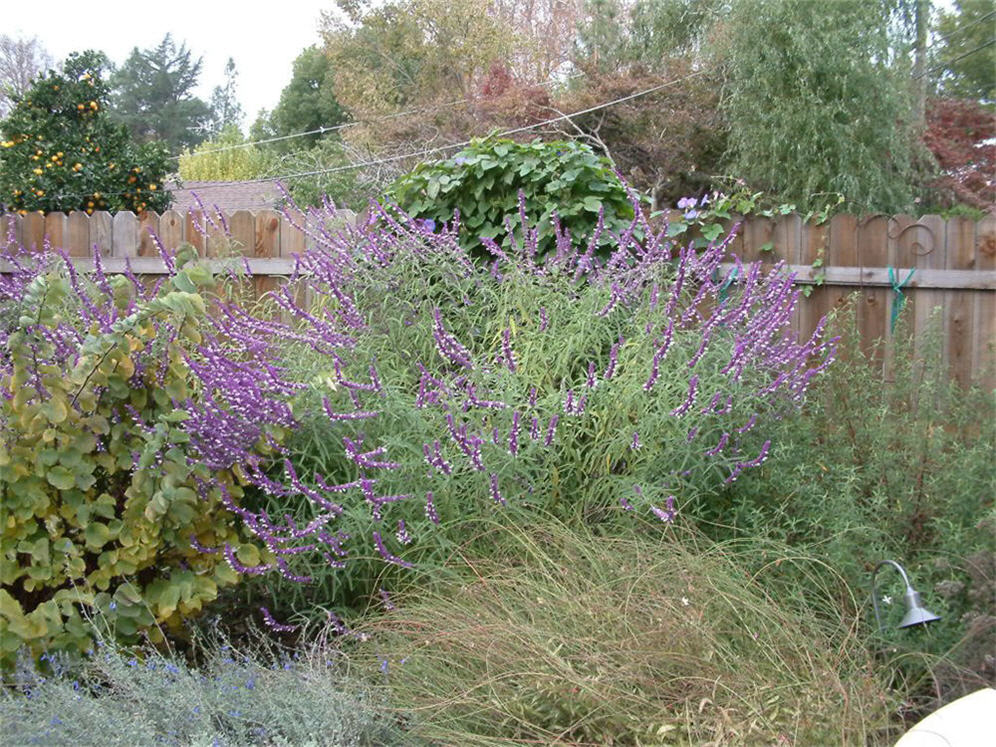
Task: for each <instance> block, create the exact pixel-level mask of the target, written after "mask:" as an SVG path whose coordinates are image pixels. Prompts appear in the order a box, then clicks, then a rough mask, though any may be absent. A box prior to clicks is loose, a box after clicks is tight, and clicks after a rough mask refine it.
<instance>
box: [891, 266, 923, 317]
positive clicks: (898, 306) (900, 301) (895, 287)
mask: <svg viewBox="0 0 996 747" xmlns="http://www.w3.org/2000/svg"><path fill="white" fill-rule="evenodd" d="M914 272H916V268H915V267H914V268H913V269H912V270H910V274H909V275H907V276H906V279H905V280H904V281H903V282H901V283H897V282H896V271H895V270H894V269H893V268H892V267H889V283H890V284H891V285H892V292H893V293H895V294H896V297H895V298H894V299H893V301H892V320H891V325H890V327H889V332H890V333H892V332H895V331H896V322H897V321H899V314H900V313H902V310H903V305H904V304H905V303H906V297H905V296H903V286H904V285H906V284H907V283H908V282H909V281H910V278H912V277H913V273H914Z"/></svg>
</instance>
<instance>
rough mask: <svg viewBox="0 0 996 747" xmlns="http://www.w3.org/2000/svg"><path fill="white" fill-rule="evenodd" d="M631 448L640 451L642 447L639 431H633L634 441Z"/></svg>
mask: <svg viewBox="0 0 996 747" xmlns="http://www.w3.org/2000/svg"><path fill="white" fill-rule="evenodd" d="M629 448H631V449H632V450H633V451H639V449H640V448H641V444H640V434H639V433H638V432H637V431H633V441H632V443H630V445H629Z"/></svg>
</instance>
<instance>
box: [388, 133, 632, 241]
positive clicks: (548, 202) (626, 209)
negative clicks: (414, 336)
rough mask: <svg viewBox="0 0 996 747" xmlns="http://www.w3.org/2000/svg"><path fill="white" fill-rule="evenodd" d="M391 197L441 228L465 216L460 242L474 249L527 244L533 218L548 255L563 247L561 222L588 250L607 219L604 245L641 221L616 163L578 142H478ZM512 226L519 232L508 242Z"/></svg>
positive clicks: (416, 174) (395, 188)
mask: <svg viewBox="0 0 996 747" xmlns="http://www.w3.org/2000/svg"><path fill="white" fill-rule="evenodd" d="M520 192H521V193H522V195H523V197H524V199H525V209H524V212H523V211H520V202H519V194H520ZM388 196H389V197H390V198H391V199H393V200H395V201H396V202H397V204H398V205H399V206H400V207H401V208H402V209H403V210H404V211H405V212H407V213H408V214H409V215H411V216H413V217H416V218H422V219H427V220H431V221H433V222H435V223H436V224H442V223H448V222H449V221H451V220H453V217H454V214H455V213H457V212H459V214H460V243H461V245H462V246H464V247H465V248H468V249H478V248H479V247H480V239H481V237H487V238H489V239H498V238H499V237H505V238H504V239H503V246H506V247H508V246H510V245H511V242H512V241H513V236H516V237H520V238H521V236H522V228H523V223H524V222H525V216H526V214H528V215H529V216H531V218H532V220H533V221H534V225H535V226H536V228H537V229H538V230H539V247H538V252H539V254H540V255H544V254H547V253H551V252H553V251H554V249H555V248H556V238H555V233H554V228H553V225H552V220H553V219H554V217H556V219H557V220H559V221H560V225H561V227H562V228H563V229H564V230H565V231H569V232H570V235H571V238H572V239H573V240H574V241H575V242H581V243H582V244H586V243H587V242H588V240H589V238H590V237H592V235H593V234H594V233H595V227H596V226H597V225H598V222H599V216H602V217H603V219H604V224H605V229H606V231H605V232H603V233H601V234H600V235H599V236H598V242H599V245H600V246H605V245H608V244H610V243H611V242H612V238H611V236H610V233H611V232H616V233H619V232H621V231H623V230H625V229H626V228H628V227H629V225H630V222H631V221H632V219H633V205H632V200H631V197H630V195H628V194H627V190H626V187H625V186H624V185H623V183H622V181H621V180H620V179H619V177H618V176H616V174H615V173H614V172H613V171H612V166H611V164H610V163H609V161H608V159H606V158H602V157H599V156H596V155H595V154H594V153H593V152H592V150H591V148H589V147H588V146H587V145H582V144H580V143H577V142H574V141H562V140H558V141H554V142H549V143H544V142H540V141H539V140H534V141H533V142H531V143H517V142H514V141H512V140H503V139H497V140H475V141H474V142H473V143H472V144H471V145H470V146H469V147H467V148H465V149H464V150H462V151H460V152H459V153H457V154H456V155H455V156H453V157H452V158H447V159H446V160H445V161H439V162H437V163H432V164H430V163H424V164H421V165H419V166H417V167H416V168H415V170H414V171H412V172H411V173H410V174H406V175H405V176H403V177H401V178H400V179H398V180H397V181H396V182H395V183H394V184H393V185H391V187H390V188H389V189H388ZM506 220H509V221H511V227H512V231H511V232H509V234H508V235H507V236H506V226H505V221H506Z"/></svg>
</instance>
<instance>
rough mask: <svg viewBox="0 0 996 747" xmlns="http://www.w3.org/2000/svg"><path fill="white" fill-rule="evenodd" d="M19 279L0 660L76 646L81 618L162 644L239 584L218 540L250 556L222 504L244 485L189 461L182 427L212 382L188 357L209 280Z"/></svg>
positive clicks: (46, 269)
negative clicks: (146, 285) (203, 380)
mask: <svg viewBox="0 0 996 747" xmlns="http://www.w3.org/2000/svg"><path fill="white" fill-rule="evenodd" d="M19 277H20V279H21V281H22V283H21V286H20V287H19V288H16V289H15V290H11V283H10V282H8V285H7V287H6V288H5V289H4V290H5V291H6V293H5V295H6V297H0V301H2V303H3V304H4V305H5V306H6V311H7V312H8V313H7V314H6V316H5V319H6V323H7V329H6V330H4V333H5V334H4V337H5V338H6V339H5V340H2V339H0V342H5V343H6V344H5V346H3V347H2V348H0V356H2V357H0V392H2V397H0V428H2V431H0V432H2V438H0V494H2V502H0V528H2V556H0V581H2V584H3V588H2V590H0V659H2V661H3V662H6V663H9V662H11V661H12V660H13V658H14V656H15V654H16V652H17V651H18V649H20V648H21V647H22V646H25V645H26V646H28V647H29V649H30V650H31V651H32V653H34V654H38V653H39V652H41V651H42V650H46V649H47V650H52V649H63V650H66V649H68V650H86V649H87V648H89V647H90V646H91V637H92V629H93V628H92V626H93V625H100V626H101V628H102V629H104V631H105V632H110V633H111V634H113V635H114V636H116V637H118V638H119V639H121V640H124V641H129V640H135V639H137V637H138V636H139V634H142V633H146V634H148V636H149V638H150V639H151V640H153V641H156V640H159V639H161V637H162V635H163V632H164V631H165V630H167V629H169V628H175V627H176V626H178V625H179V624H180V623H181V622H182V620H183V618H184V617H186V616H189V615H193V614H195V613H197V612H199V611H200V610H201V609H202V607H203V606H204V605H205V604H206V603H208V602H210V601H211V600H213V599H214V598H215V596H216V595H217V592H218V588H219V587H221V586H225V585H231V584H235V583H236V582H237V581H238V579H239V574H237V573H236V572H235V571H234V570H233V568H232V567H231V563H230V562H229V561H227V560H226V554H225V552H224V550H223V548H224V546H225V545H226V543H227V544H228V545H229V548H230V550H231V553H232V554H234V556H235V557H236V558H237V559H238V560H239V561H240V562H241V563H242V564H244V565H246V566H256V565H257V564H259V563H260V560H261V552H260V549H259V548H257V547H256V546H255V545H253V544H251V543H249V542H247V541H246V536H247V535H246V533H245V530H244V529H243V528H242V527H241V526H240V524H239V522H238V520H237V519H236V517H235V515H234V514H233V513H232V512H231V511H229V510H226V508H225V506H224V505H223V491H227V495H228V496H230V499H231V501H234V502H238V500H239V499H240V498H241V497H242V490H241V488H240V486H239V484H238V481H237V479H236V478H235V476H234V474H233V472H232V470H231V469H228V468H219V467H218V466H217V465H215V466H214V467H213V468H209V467H207V466H205V465H204V464H203V463H199V462H198V461H197V460H196V459H191V458H190V456H191V452H190V449H189V446H190V444H189V441H190V436H189V434H188V433H187V432H186V431H185V430H184V421H185V420H186V419H187V418H188V417H190V412H188V410H189V409H190V408H191V407H192V406H193V405H194V403H197V402H199V401H202V400H203V399H204V398H205V397H208V396H211V394H212V393H211V392H206V391H203V387H199V380H198V378H197V377H196V376H195V375H194V374H193V372H192V370H191V366H190V361H191V360H193V359H194V358H193V357H196V356H197V355H198V349H199V344H200V342H201V333H200V331H199V327H200V326H202V323H203V322H204V320H205V319H206V313H207V312H206V308H205V300H204V297H203V296H202V295H201V292H200V291H201V289H203V288H206V287H213V285H214V282H215V281H214V278H213V277H212V276H211V274H210V272H207V271H206V270H205V268H204V267H203V266H200V265H196V264H193V263H191V262H187V263H186V264H184V265H182V266H181V267H180V269H179V270H177V271H176V272H175V274H174V275H173V276H172V278H171V282H167V283H164V284H162V287H161V288H160V289H159V290H158V291H157V292H155V293H151V292H149V293H142V292H141V285H140V283H138V282H137V281H135V280H134V279H132V280H129V279H127V278H125V277H123V276H118V277H113V278H109V277H106V276H104V275H103V274H102V273H100V272H98V274H97V276H96V278H79V277H77V276H76V275H75V274H74V273H72V272H71V271H69V270H68V269H67V267H60V266H58V264H57V263H52V262H49V263H48V264H47V265H42V266H39V267H38V268H36V270H34V271H32V270H31V269H30V268H27V267H24V268H23V272H22V273H21V274H20V276H19ZM15 279H16V278H15ZM136 291H137V292H136ZM12 308H14V309H15V310H16V312H17V313H15V314H11V313H9V312H10V311H11V309H12ZM81 320H82V321H81ZM0 321H3V319H0ZM192 356H193V357H192ZM185 408H186V409H185ZM268 438H269V439H270V443H274V442H275V441H273V439H276V438H279V433H273V434H269V435H268ZM266 449H267V447H266V446H264V445H263V440H262V439H260V452H259V453H264V452H265V451H266ZM205 548H211V549H212V550H213V551H210V552H205V551H204V549H205Z"/></svg>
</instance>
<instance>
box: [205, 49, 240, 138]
mask: <svg viewBox="0 0 996 747" xmlns="http://www.w3.org/2000/svg"><path fill="white" fill-rule="evenodd" d="M238 79H239V73H238V71H237V70H236V69H235V60H233V59H232V58H231V57H229V58H228V62H227V63H225V83H224V85H220V86H215V87H214V91H213V92H212V93H211V134H212V136H214V137H217V136H218V135H220V134H221V132H222V131H223V130H225V129H227V128H230V127H235V128H236V129H239V128H240V127H241V126H242V119H243V117H244V116H245V114H244V112H243V111H242V104H240V103H239V89H238Z"/></svg>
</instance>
